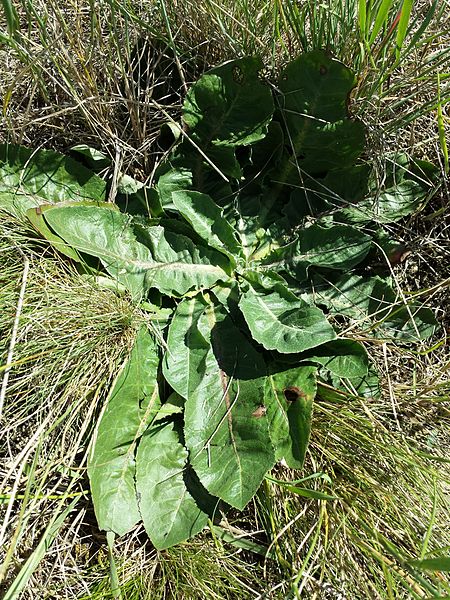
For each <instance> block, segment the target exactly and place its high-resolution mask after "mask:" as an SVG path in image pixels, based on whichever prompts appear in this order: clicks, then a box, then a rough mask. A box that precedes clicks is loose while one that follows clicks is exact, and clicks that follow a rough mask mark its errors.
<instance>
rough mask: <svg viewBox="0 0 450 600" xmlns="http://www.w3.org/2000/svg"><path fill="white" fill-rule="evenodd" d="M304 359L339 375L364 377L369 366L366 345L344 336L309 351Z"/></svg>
mask: <svg viewBox="0 0 450 600" xmlns="http://www.w3.org/2000/svg"><path fill="white" fill-rule="evenodd" d="M304 360H308V361H311V362H314V363H318V364H320V365H322V366H323V367H324V368H325V369H327V370H328V371H331V372H332V373H334V374H335V375H338V376H339V377H364V376H366V375H367V369H368V366H369V359H368V356H367V352H366V350H365V349H364V346H362V345H361V344H359V343H358V342H355V341H354V340H346V339H343V338H340V339H338V340H333V341H332V342H327V343H326V344H323V345H322V346H319V348H316V349H315V350H314V351H313V352H308V353H307V354H306V355H305V356H304Z"/></svg>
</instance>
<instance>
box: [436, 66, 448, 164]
mask: <svg viewBox="0 0 450 600" xmlns="http://www.w3.org/2000/svg"><path fill="white" fill-rule="evenodd" d="M437 94H438V105H437V125H438V131H439V143H440V145H441V150H442V156H443V158H444V172H445V174H446V175H448V172H449V160H448V146H447V140H446V136H445V127H444V116H443V111H442V102H441V76H440V74H439V73H438V76H437Z"/></svg>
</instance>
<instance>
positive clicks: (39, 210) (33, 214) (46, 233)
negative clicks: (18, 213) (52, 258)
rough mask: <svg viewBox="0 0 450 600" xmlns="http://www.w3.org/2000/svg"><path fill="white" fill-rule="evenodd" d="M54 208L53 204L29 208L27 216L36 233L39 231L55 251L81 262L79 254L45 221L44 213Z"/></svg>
mask: <svg viewBox="0 0 450 600" xmlns="http://www.w3.org/2000/svg"><path fill="white" fill-rule="evenodd" d="M52 206H53V205H52V204H41V205H40V206H36V207H34V208H29V209H28V210H27V211H26V213H25V214H26V216H27V219H28V220H29V221H30V223H31V224H32V225H33V227H34V228H35V229H36V231H38V232H39V233H40V234H41V235H42V237H43V238H44V239H46V240H48V241H49V242H50V243H51V245H52V246H53V247H54V248H55V250H58V252H61V254H65V255H66V256H68V257H69V258H71V259H72V260H75V261H77V262H78V261H80V260H81V257H80V255H79V254H78V252H77V251H76V250H74V249H73V248H71V247H70V246H68V245H67V244H66V243H65V241H64V240H63V239H61V238H60V237H59V236H58V235H56V234H55V233H53V231H52V230H51V229H50V228H49V227H48V225H47V223H46V221H45V219H44V216H43V212H44V211H45V209H48V208H49V207H50V208H51V207H52Z"/></svg>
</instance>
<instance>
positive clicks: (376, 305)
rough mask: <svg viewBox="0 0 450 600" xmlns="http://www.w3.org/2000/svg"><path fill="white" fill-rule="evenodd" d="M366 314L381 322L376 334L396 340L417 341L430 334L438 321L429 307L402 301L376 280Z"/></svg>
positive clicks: (391, 290)
mask: <svg viewBox="0 0 450 600" xmlns="http://www.w3.org/2000/svg"><path fill="white" fill-rule="evenodd" d="M368 314H369V315H370V316H371V317H372V318H373V319H375V320H376V321H377V322H378V323H380V325H381V327H380V328H379V329H378V328H376V329H375V331H374V333H375V335H376V336H377V337H382V338H386V337H387V338H392V339H395V340H396V341H398V342H400V341H404V342H418V341H420V340H424V339H427V338H429V337H431V336H432V335H433V334H434V332H435V331H436V328H437V327H438V322H437V321H436V317H435V316H434V313H433V311H432V310H431V309H429V308H426V307H423V306H422V305H418V304H415V303H413V302H411V303H410V304H405V303H404V302H403V301H402V299H401V298H399V297H398V294H396V293H395V292H394V290H393V289H392V287H391V286H390V285H389V284H387V283H386V282H384V281H382V280H381V279H378V280H377V281H376V282H375V285H374V287H373V290H372V293H371V296H370V300H369V305H368Z"/></svg>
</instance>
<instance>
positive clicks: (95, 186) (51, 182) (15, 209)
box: [0, 144, 106, 216]
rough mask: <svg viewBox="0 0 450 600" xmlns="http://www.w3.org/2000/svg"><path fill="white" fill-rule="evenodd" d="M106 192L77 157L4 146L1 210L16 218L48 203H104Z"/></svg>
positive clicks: (0, 168)
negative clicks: (85, 201) (86, 201)
mask: <svg viewBox="0 0 450 600" xmlns="http://www.w3.org/2000/svg"><path fill="white" fill-rule="evenodd" d="M105 190H106V183H105V182H104V181H103V180H102V179H100V177H98V176H97V175H95V173H93V172H92V171H90V170H89V169H87V168H86V167H84V166H83V165H81V164H80V163H78V162H77V161H75V160H73V158H70V157H67V156H64V155H62V154H59V153H58V152H54V151H53V150H31V149H29V148H25V147H24V146H17V145H14V144H0V208H3V209H4V210H6V211H7V212H9V213H11V214H13V215H15V216H22V215H24V214H25V212H26V211H27V210H28V209H29V208H34V207H36V206H39V205H41V204H44V203H48V202H50V203H57V202H61V201H68V200H75V201H78V200H96V201H99V202H101V201H102V200H104V199H105Z"/></svg>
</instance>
